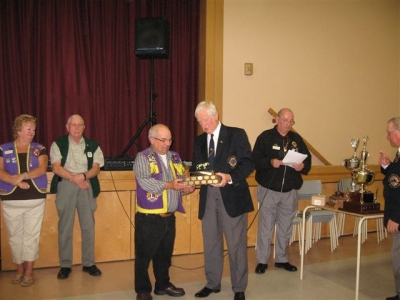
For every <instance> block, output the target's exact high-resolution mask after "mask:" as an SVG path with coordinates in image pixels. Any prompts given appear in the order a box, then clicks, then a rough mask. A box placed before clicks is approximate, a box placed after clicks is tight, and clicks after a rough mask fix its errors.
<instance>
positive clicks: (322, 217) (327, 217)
mask: <svg viewBox="0 0 400 300" xmlns="http://www.w3.org/2000/svg"><path fill="white" fill-rule="evenodd" d="M309 213H310V215H309V217H308V219H307V221H306V244H305V253H307V251H308V250H310V248H311V246H312V244H313V243H315V242H317V241H318V240H320V239H321V224H322V223H324V222H326V223H329V235H330V239H331V251H333V250H335V249H336V247H337V246H338V245H339V238H338V232H337V224H336V217H335V212H333V211H329V210H322V209H318V208H317V209H315V210H310V211H309ZM313 225H314V226H313Z"/></svg>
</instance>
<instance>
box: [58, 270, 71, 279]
mask: <svg viewBox="0 0 400 300" xmlns="http://www.w3.org/2000/svg"><path fill="white" fill-rule="evenodd" d="M69 273H71V268H61V269H60V271H59V272H58V274H57V278H58V279H67V278H68V276H69Z"/></svg>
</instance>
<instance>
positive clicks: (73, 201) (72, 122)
mask: <svg viewBox="0 0 400 300" xmlns="http://www.w3.org/2000/svg"><path fill="white" fill-rule="evenodd" d="M66 127H67V131H68V133H69V134H68V135H65V136H62V137H60V138H59V139H57V140H56V141H55V142H53V144H52V145H51V148H50V160H51V165H52V169H53V172H54V177H53V180H52V182H51V189H50V190H51V192H52V193H56V207H57V213H58V217H59V220H58V249H59V257H60V265H61V269H60V271H59V272H58V275H57V278H58V279H66V278H68V277H69V274H70V273H71V265H72V251H73V249H72V242H73V237H72V233H73V227H74V223H75V211H76V210H77V211H78V217H79V224H80V226H81V236H82V265H83V268H82V270H83V271H84V272H87V273H89V274H90V275H92V276H100V275H101V271H100V270H99V269H98V268H97V267H96V265H95V264H94V261H95V258H94V223H95V222H94V213H95V211H96V208H97V202H96V198H97V196H98V195H99V193H100V184H99V180H98V178H97V175H98V174H99V172H100V168H101V167H102V166H103V165H104V156H103V152H102V151H101V149H100V146H99V144H98V143H97V142H96V141H94V140H90V139H88V138H86V137H85V136H83V132H84V131H85V123H84V120H83V118H82V117H81V116H80V115H72V116H70V117H69V119H68V121H67V125H66Z"/></svg>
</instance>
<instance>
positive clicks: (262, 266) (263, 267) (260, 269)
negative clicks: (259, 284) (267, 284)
mask: <svg viewBox="0 0 400 300" xmlns="http://www.w3.org/2000/svg"><path fill="white" fill-rule="evenodd" d="M266 269H268V264H258V265H257V267H256V273H257V274H264V273H265V270H266Z"/></svg>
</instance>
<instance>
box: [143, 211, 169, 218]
mask: <svg viewBox="0 0 400 300" xmlns="http://www.w3.org/2000/svg"><path fill="white" fill-rule="evenodd" d="M138 214H142V215H146V216H158V217H161V218H168V217H170V216H172V215H173V214H174V213H173V212H170V213H163V214H144V213H140V212H138Z"/></svg>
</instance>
